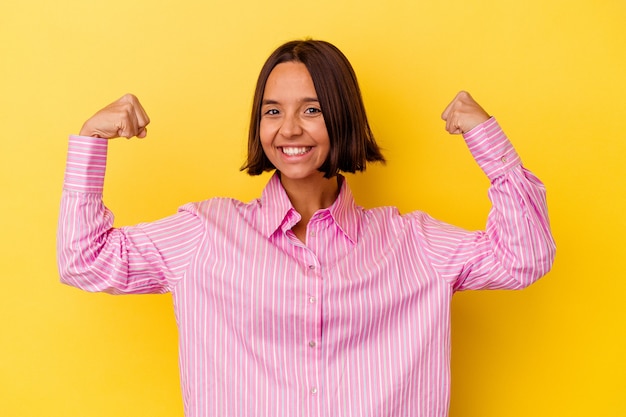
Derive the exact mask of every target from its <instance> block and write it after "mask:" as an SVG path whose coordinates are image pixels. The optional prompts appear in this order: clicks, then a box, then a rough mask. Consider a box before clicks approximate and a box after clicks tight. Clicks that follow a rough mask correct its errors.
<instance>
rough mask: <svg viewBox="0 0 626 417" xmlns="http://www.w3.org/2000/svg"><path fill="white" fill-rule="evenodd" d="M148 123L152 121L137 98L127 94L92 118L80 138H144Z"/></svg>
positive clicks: (84, 127)
mask: <svg viewBox="0 0 626 417" xmlns="http://www.w3.org/2000/svg"><path fill="white" fill-rule="evenodd" d="M148 123H150V119H149V118H148V115H147V114H146V111H145V110H144V109H143V107H142V106H141V104H140V103H139V100H138V99H137V97H135V96H134V95H132V94H126V95H124V96H123V97H121V98H119V99H118V100H116V101H114V102H113V103H111V104H109V105H108V106H106V107H105V108H103V109H102V110H100V111H98V112H97V113H96V114H94V115H93V116H91V118H90V119H89V120H87V121H86V122H85V124H84V125H83V127H82V129H81V130H80V136H93V137H99V138H103V139H113V138H118V137H125V138H132V137H133V136H137V137H138V138H144V137H146V134H147V131H146V126H147V125H148Z"/></svg>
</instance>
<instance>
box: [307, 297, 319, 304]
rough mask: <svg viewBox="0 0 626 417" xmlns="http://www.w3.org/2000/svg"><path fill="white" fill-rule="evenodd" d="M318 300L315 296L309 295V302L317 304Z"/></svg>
mask: <svg viewBox="0 0 626 417" xmlns="http://www.w3.org/2000/svg"><path fill="white" fill-rule="evenodd" d="M316 301H317V299H316V298H315V297H309V303H311V304H315V302H316Z"/></svg>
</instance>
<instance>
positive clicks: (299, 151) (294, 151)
mask: <svg viewBox="0 0 626 417" xmlns="http://www.w3.org/2000/svg"><path fill="white" fill-rule="evenodd" d="M281 150H282V151H283V153H284V154H285V155H287V156H300V155H304V154H305V153H307V152H309V151H310V150H311V147H310V146H298V147H295V146H290V147H287V146H283V147H281Z"/></svg>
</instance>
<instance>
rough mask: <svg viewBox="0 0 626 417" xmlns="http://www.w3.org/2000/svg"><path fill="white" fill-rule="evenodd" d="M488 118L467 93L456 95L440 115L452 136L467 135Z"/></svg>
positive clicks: (462, 92)
mask: <svg viewBox="0 0 626 417" xmlns="http://www.w3.org/2000/svg"><path fill="white" fill-rule="evenodd" d="M489 117H490V116H489V114H487V112H486V111H485V110H484V109H483V108H482V107H480V105H479V104H478V103H477V102H476V101H474V99H473V98H472V96H470V95H469V93H468V92H467V91H461V92H460V93H458V94H457V95H456V97H455V98H454V100H452V102H451V103H450V104H448V107H446V109H445V110H444V111H443V113H442V115H441V118H442V119H443V120H445V121H446V130H447V131H448V132H449V133H451V134H453V135H456V134H460V133H461V134H462V133H467V132H469V131H470V130H472V129H473V128H475V127H476V126H478V125H479V124H481V123H483V122H485V121H487V120H488V119H489Z"/></svg>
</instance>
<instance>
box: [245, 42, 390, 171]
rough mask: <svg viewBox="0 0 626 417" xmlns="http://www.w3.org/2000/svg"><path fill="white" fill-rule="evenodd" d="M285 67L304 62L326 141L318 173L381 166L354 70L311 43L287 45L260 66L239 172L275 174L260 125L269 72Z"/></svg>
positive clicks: (324, 46)
mask: <svg viewBox="0 0 626 417" xmlns="http://www.w3.org/2000/svg"><path fill="white" fill-rule="evenodd" d="M284 62H301V63H303V64H304V65H305V66H306V68H307V69H308V71H309V74H311V78H312V79H313V85H314V86H315V91H316V92H317V95H318V100H319V102H320V107H321V110H322V114H323V115H324V122H325V124H326V130H327V131H328V136H329V138H330V153H329V155H328V158H327V160H326V161H325V162H324V164H322V166H321V167H320V168H319V170H320V171H322V172H324V174H325V175H324V176H325V177H327V178H330V177H332V176H334V175H337V174H338V173H339V171H343V172H356V171H363V170H365V166H366V164H367V162H385V158H384V157H383V155H382V153H381V151H380V148H379V147H378V145H377V144H376V141H375V140H374V135H373V134H372V130H371V129H370V126H369V122H368V121H367V116H366V114H365V106H364V105H363V99H362V97H361V90H360V89H359V84H358V82H357V79H356V75H355V73H354V70H353V69H352V65H350V62H349V61H348V59H347V58H346V57H345V55H344V54H343V53H342V52H341V51H340V50H339V49H338V48H337V47H336V46H334V45H332V44H330V43H328V42H325V41H319V40H310V39H309V40H301V41H300V40H297V41H291V42H287V43H285V44H284V45H282V46H280V47H278V48H277V49H276V50H275V51H274V52H273V53H272V54H271V55H270V57H269V58H268V59H267V61H266V62H265V64H264V65H263V68H262V69H261V73H260V74H259V78H258V80H257V85H256V89H255V91H254V100H253V103H252V117H251V118H250V131H249V133H248V160H247V162H246V163H245V164H244V166H243V167H242V168H241V169H242V170H247V172H248V174H249V175H259V174H261V173H262V172H264V171H270V170H272V169H275V167H274V165H273V164H272V163H271V162H270V160H269V159H268V158H267V156H266V155H265V152H263V148H262V146H261V139H260V137H259V126H260V122H261V105H262V101H263V94H264V92H265V85H266V83H267V79H268V77H269V75H270V73H271V72H272V70H273V69H274V68H275V67H276V66H277V65H278V64H282V63H284Z"/></svg>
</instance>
